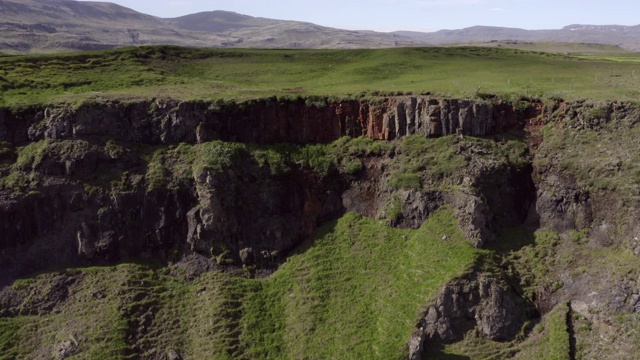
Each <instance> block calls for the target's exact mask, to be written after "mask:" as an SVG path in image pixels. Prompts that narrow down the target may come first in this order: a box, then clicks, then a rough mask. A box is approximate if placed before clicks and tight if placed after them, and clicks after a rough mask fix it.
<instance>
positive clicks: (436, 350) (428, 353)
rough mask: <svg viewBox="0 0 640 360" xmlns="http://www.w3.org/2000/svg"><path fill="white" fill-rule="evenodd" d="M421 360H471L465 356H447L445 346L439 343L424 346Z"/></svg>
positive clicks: (429, 343)
mask: <svg viewBox="0 0 640 360" xmlns="http://www.w3.org/2000/svg"><path fill="white" fill-rule="evenodd" d="M424 346H425V352H424V353H423V354H422V360H471V357H469V356H466V355H456V354H447V353H446V352H445V351H446V349H445V346H444V345H443V344H440V343H435V342H428V343H426V344H425V345H424Z"/></svg>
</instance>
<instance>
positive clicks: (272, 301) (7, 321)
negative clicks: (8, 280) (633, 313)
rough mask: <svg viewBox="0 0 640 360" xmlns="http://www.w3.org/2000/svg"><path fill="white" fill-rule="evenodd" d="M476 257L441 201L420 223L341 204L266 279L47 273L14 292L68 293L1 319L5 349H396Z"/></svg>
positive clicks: (300, 352)
mask: <svg viewBox="0 0 640 360" xmlns="http://www.w3.org/2000/svg"><path fill="white" fill-rule="evenodd" d="M443 235H447V236H446V240H443ZM445 253H446V254H447V256H446V257H443V256H442V254H445ZM478 254H479V251H478V250H476V249H473V248H472V247H471V246H470V245H469V244H468V243H467V242H466V241H465V239H464V238H463V235H462V234H461V232H460V230H459V229H458V225H457V221H456V220H455V218H454V217H453V215H452V212H451V210H450V209H447V208H443V209H441V210H439V211H437V212H436V213H434V214H433V215H432V216H431V217H430V218H429V219H428V220H427V221H426V222H425V224H424V225H423V226H422V227H421V228H420V229H419V230H399V229H393V228H389V227H386V226H384V225H381V224H380V223H379V222H378V221H376V220H372V219H368V218H364V217H362V216H360V215H356V214H353V213H348V214H346V215H345V216H344V217H342V218H341V219H339V220H338V221H335V222H332V223H329V224H327V225H326V226H324V227H323V228H321V229H320V230H319V231H318V232H317V233H316V235H315V236H314V237H313V239H311V240H310V241H309V243H308V244H306V246H303V248H302V249H300V250H299V251H298V252H297V253H295V254H293V255H292V256H291V257H290V258H289V259H288V260H287V262H286V263H285V264H284V265H282V266H281V268H280V269H279V270H277V271H276V272H275V273H274V274H273V275H272V276H271V277H269V278H264V279H248V278H244V277H237V276H234V275H231V274H227V273H220V272H210V273H206V274H204V275H202V276H200V277H198V278H197V279H195V280H192V281H189V280H187V279H186V278H183V277H181V276H179V275H178V276H171V275H168V270H167V269H166V268H163V267H158V266H156V265H153V264H122V265H118V266H115V267H104V268H77V269H68V270H65V271H63V272H57V273H50V274H44V275H41V276H38V277H35V278H33V279H31V280H28V281H25V280H20V281H16V282H15V283H14V285H13V287H12V290H11V291H14V292H16V294H22V295H21V296H23V297H26V298H29V297H30V296H36V295H37V293H38V291H39V289H43V288H55V286H54V285H55V283H56V281H60V279H61V278H62V279H68V278H72V279H74V281H73V283H72V284H73V285H70V286H69V287H68V297H67V298H66V299H63V300H61V301H58V302H54V305H53V306H54V308H55V309H56V310H55V311H51V310H52V309H53V308H39V310H38V311H39V312H40V316H39V317H38V320H37V321H36V322H34V323H35V324H38V325H37V326H26V327H25V326H24V324H26V323H28V322H33V321H34V318H32V317H30V316H29V315H18V314H15V315H13V316H9V317H5V318H2V319H0V329H2V331H0V334H2V337H0V346H1V347H2V350H3V353H2V356H4V358H12V357H14V356H17V357H21V356H27V357H28V356H31V355H33V354H44V355H45V356H49V357H51V356H54V354H53V352H54V351H55V349H56V347H57V346H59V345H60V344H61V343H63V342H64V341H72V342H73V341H74V340H70V339H75V341H77V343H78V345H77V349H76V354H77V356H80V357H82V358H91V359H102V358H105V359H106V358H109V359H126V358H131V357H136V358H157V357H158V356H163V354H164V353H165V352H166V351H168V350H169V349H175V350H176V351H178V352H179V353H180V354H182V355H183V356H188V357H193V358H217V359H237V358H277V359H285V358H377V359H390V358H401V357H402V356H404V354H405V353H406V341H407V339H408V338H409V335H410V334H411V333H412V332H413V331H414V330H415V323H416V320H417V319H418V317H419V316H420V314H421V313H422V311H424V306H426V305H427V304H429V303H430V301H433V299H434V298H435V296H436V295H437V292H438V291H439V289H440V288H441V287H442V286H443V285H444V284H445V283H446V282H447V281H448V280H449V279H450V278H452V277H454V276H458V275H461V274H462V273H463V272H465V271H466V270H467V269H468V268H469V267H470V266H471V265H472V264H473V263H474V261H475V260H474V259H475V258H476V257H477V255H478ZM434 264H437V266H434ZM177 270H178V269H177V268H176V269H175V270H171V272H174V271H177ZM178 273H179V272H178ZM29 294H32V295H29ZM37 304H38V303H37V302H36V303H32V304H31V305H30V306H31V307H32V308H37V306H36V305H37ZM23 308H24V309H27V308H29V307H28V306H26V305H25V306H23ZM335 314H341V315H340V316H335ZM18 329H20V330H19V331H18ZM5 330H6V331H5ZM25 339H31V340H28V341H26V340H25ZM25 344H26V345H25Z"/></svg>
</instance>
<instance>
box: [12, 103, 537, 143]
mask: <svg viewBox="0 0 640 360" xmlns="http://www.w3.org/2000/svg"><path fill="white" fill-rule="evenodd" d="M325 101H326V100H324V99H323V101H321V102H319V103H309V100H307V101H306V102H305V100H303V99H299V100H278V99H276V98H269V99H263V100H253V101H248V102H245V103H241V104H236V103H227V102H220V101H218V102H214V103H212V102H201V101H192V102H177V101H161V100H156V101H141V102H135V103H120V102H108V103H102V104H84V105H81V106H79V107H77V108H69V107H47V108H29V109H27V110H22V111H9V110H7V109H0V140H3V141H9V142H11V143H14V144H16V145H20V144H24V143H27V142H29V141H36V140H42V139H75V138H84V137H87V136H96V135H104V136H110V137H112V138H117V139H120V140H123V141H132V142H142V143H147V144H172V143H180V142H187V143H196V142H207V141H211V140H224V141H237V142H250V143H258V144H270V143H295V144H306V143H326V142H330V141H333V140H336V139H338V138H339V137H341V136H362V135H364V136H366V137H370V138H373V139H382V140H393V139H397V138H400V137H402V136H405V135H410V134H423V135H425V136H432V137H437V136H443V135H449V134H456V133H459V134H464V135H472V136H485V135H491V134H498V133H502V132H504V131H507V130H509V129H514V128H522V127H523V126H524V124H525V123H526V121H527V120H528V119H531V118H535V117H536V116H537V115H539V110H538V109H537V108H536V107H535V106H533V105H531V106H528V107H526V108H524V109H517V108H515V107H514V106H512V105H509V104H502V103H500V102H499V101H498V102H495V103H490V102H474V101H470V100H454V99H446V100H445V99H435V98H429V97H426V96H425V97H396V98H385V99H378V100H344V101H339V102H337V103H326V102H325Z"/></svg>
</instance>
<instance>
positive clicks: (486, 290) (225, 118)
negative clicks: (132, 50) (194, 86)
mask: <svg viewBox="0 0 640 360" xmlns="http://www.w3.org/2000/svg"><path fill="white" fill-rule="evenodd" d="M639 114H640V112H639V111H638V110H637V109H636V108H635V107H634V106H632V105H630V104H621V103H612V104H603V105H597V106H596V105H593V104H584V103H576V104H565V103H552V104H548V105H546V106H545V105H544V104H542V103H540V102H528V103H522V104H520V105H519V106H514V105H509V104H503V103H500V102H499V101H497V100H496V101H494V102H474V101H469V100H444V99H434V98H430V97H396V98H387V99H381V100H375V101H374V100H371V101H365V100H349V101H341V102H337V103H327V101H326V100H324V99H323V100H322V101H318V102H316V103H312V101H310V100H307V101H304V100H286V101H284V100H283V101H278V100H277V99H275V98H274V99H263V100H256V101H251V102H246V103H242V104H235V103H223V102H216V103H206V102H175V101H148V102H144V101H143V102H137V103H119V102H111V103H106V104H92V105H82V106H80V107H78V108H67V107H59V108H54V107H49V108H44V107H41V108H37V107H34V108H29V109H25V110H20V111H15V110H9V109H1V110H0V141H1V142H0V171H1V172H2V176H3V178H2V183H1V185H2V188H1V190H0V229H1V230H2V231H0V263H1V264H2V266H3V270H4V271H3V272H2V274H0V285H2V286H4V285H9V284H10V283H11V282H12V281H13V280H14V279H16V278H17V277H19V276H26V275H29V274H32V273H34V272H37V271H41V270H43V269H46V268H51V267H57V266H85V265H101V264H115V263H118V262H122V261H126V260H141V259H143V260H149V259H160V260H161V262H163V263H165V264H166V263H169V262H182V261H186V262H187V263H189V261H192V259H193V257H196V258H197V259H200V260H197V261H195V262H196V263H198V265H194V266H195V269H191V268H190V269H188V271H192V270H193V271H194V273H196V274H197V273H200V272H202V271H206V270H211V269H218V270H222V271H231V272H234V271H236V272H239V271H244V272H245V273H249V274H250V275H255V274H256V273H258V274H266V273H269V272H271V271H273V270H274V269H276V268H277V266H278V265H279V264H281V263H282V262H283V261H284V260H285V259H287V257H288V256H289V255H290V254H291V252H292V251H294V250H296V249H299V248H300V246H301V244H303V243H304V242H305V240H307V239H309V237H310V236H311V234H313V233H314V232H315V231H316V230H317V229H318V228H319V226H321V225H322V224H324V223H326V222H327V221H329V220H332V219H336V218H338V217H340V216H341V215H343V214H345V212H347V211H353V212H357V213H359V214H362V215H364V216H367V217H370V218H374V219H377V220H379V221H380V223H385V224H387V225H391V226H394V227H399V228H412V229H417V228H419V227H420V226H421V224H423V223H424V222H425V221H426V220H427V219H428V218H429V217H430V216H431V215H432V214H433V213H434V212H436V211H437V210H438V209H440V208H442V207H446V208H448V209H451V210H452V212H453V214H454V215H455V216H456V218H457V220H458V223H459V227H460V228H461V230H462V232H463V233H464V235H465V237H466V238H467V240H469V241H470V242H471V243H472V244H473V245H474V246H475V247H484V248H487V249H489V251H492V252H493V253H494V255H495V257H497V258H499V260H495V259H493V260H492V261H485V263H484V265H483V264H474V267H473V269H472V270H471V271H470V272H469V274H467V275H465V276H463V277H461V278H458V279H456V280H454V281H452V282H451V283H450V284H448V285H447V286H445V287H444V288H443V289H442V291H441V292H440V294H439V295H438V296H437V297H435V302H434V303H433V304H425V307H424V308H425V309H426V311H425V313H424V314H422V316H421V317H420V319H416V323H417V325H416V328H415V333H414V335H413V336H412V337H411V339H409V340H410V341H409V347H410V348H411V356H412V357H413V358H416V359H417V358H420V357H421V356H423V353H424V352H429V351H433V349H438V348H439V347H441V346H444V345H443V344H446V343H450V342H456V341H459V340H460V339H462V338H463V337H464V336H467V335H466V333H467V331H468V330H470V329H472V328H475V329H476V330H477V333H478V334H480V335H478V336H480V337H482V338H486V339H490V340H497V341H511V340H513V339H514V338H515V337H517V336H524V335H523V334H527V333H528V332H529V331H530V330H531V329H530V328H527V326H529V325H527V324H531V323H532V322H536V321H538V320H539V319H538V313H540V314H542V315H544V314H546V313H549V312H550V311H551V310H552V309H553V308H556V307H557V306H558V304H561V303H563V302H566V301H572V305H571V306H570V311H572V312H573V313H574V314H579V315H580V316H583V317H584V318H585V319H586V320H584V321H590V322H591V323H592V324H597V325H598V326H599V325H602V324H604V323H606V321H607V319H608V318H607V317H606V316H605V315H602V314H613V313H615V312H616V311H624V312H625V313H634V312H637V311H638V310H637V309H638V303H639V302H638V298H639V297H638V294H640V290H639V289H640V287H639V286H638V284H637V277H634V276H633V273H625V274H621V275H620V274H618V273H615V274H613V275H607V276H604V275H602V274H605V273H606V271H604V270H603V269H605V265H602V266H601V267H602V268H598V266H599V265H598V266H596V265H597V264H599V262H598V261H600V260H601V259H604V258H607V256H609V257H611V256H613V255H611V253H610V252H611V251H614V250H612V249H623V250H624V251H630V252H632V253H634V254H636V255H637V254H638V249H639V248H640V245H638V244H639V242H638V226H637V224H638V215H637V212H636V211H634V210H635V209H637V208H638V207H639V203H638V198H639V197H638V196H639V195H640V185H638V184H639V182H638V178H637V174H638V172H637V166H636V165H635V164H636V162H637V161H640V159H638V155H637V152H636V151H635V150H634V149H635V148H634V147H633V146H634V144H636V143H635V141H636V140H637V135H640V134H638V128H639V124H640V115H639ZM545 124H546V125H545ZM543 125H545V126H544V128H543ZM514 134H515V135H514ZM523 134H526V135H523ZM447 135H455V136H447ZM601 139H605V140H606V141H603V140H601ZM374 140H375V141H374ZM378 140H381V141H378ZM525 141H526V142H525ZM283 143H287V144H295V145H283ZM309 144H313V145H309ZM323 144H324V145H323ZM585 154H590V155H591V156H586V157H585ZM514 229H515V230H514ZM539 229H546V230H549V231H551V232H553V233H554V234H555V235H554V236H550V235H549V236H547V235H544V236H547V237H544V236H542V235H540V236H539V235H538V234H537V233H536V231H537V230H539ZM520 233H522V234H523V235H517V234H520ZM514 234H516V235H514ZM538 237H540V239H538ZM534 238H535V239H534ZM549 239H551V240H549ZM443 241H446V236H443ZM615 251H617V250H615ZM514 254H515V255H514ZM603 254H604V255H603ZM616 254H617V253H616ZM616 256H617V255H616ZM616 259H617V258H616ZM633 259H635V257H634V258H633ZM584 261H589V262H590V263H592V264H595V265H594V267H593V271H594V272H593V273H592V274H591V273H589V272H588V271H586V270H585V271H583V272H582V273H580V274H578V275H576V271H578V270H576V268H575V266H574V265H575V264H577V263H581V262H584ZM616 261H617V260H616ZM624 261H625V263H624V264H623V266H630V265H628V264H634V263H635V262H634V261H635V260H629V259H626V260H624ZM540 263H542V264H544V267H545V269H546V270H545V271H546V272H544V273H543V272H542V271H541V270H540V269H539V268H538V267H536V266H537V264H540ZM487 264H489V265H487ZM189 266H191V265H189ZM621 266H622V265H621ZM187 267H188V266H187ZM241 269H242V270H241ZM625 269H626V267H625ZM605 270H606V269H605ZM505 274H507V275H505ZM618 275H620V276H618ZM594 279H597V280H594ZM70 281H71V280H70ZM74 281H75V280H74ZM65 284H66V283H65ZM65 284H63V285H61V288H64V289H63V290H65V289H67V288H69V289H71V288H72V287H73V286H72V284H66V285H65ZM592 284H597V287H598V289H609V290H611V291H608V292H607V291H601V292H598V293H597V294H595V295H594V291H592V290H593V286H592ZM52 291H53V290H52ZM61 291H62V290H61ZM65 291H67V290H65ZM154 291H155V290H154ZM63 292H64V291H63ZM605 292H606V294H605ZM609 293H612V294H615V296H610V295H608V294H609ZM7 294H9V295H7ZM67 295H68V294H67ZM65 296H66V295H65ZM198 296H199V295H198ZM20 299H21V298H19V296H18V295H15V294H14V292H11V291H9V292H1V291H0V318H1V317H2V316H8V315H6V314H13V315H15V314H17V313H19V312H20V311H22V310H20V311H19V310H18V309H19V308H20V307H19V306H18V305H16V304H18V303H20V304H22V303H21V302H20V301H19V300H20ZM65 299H66V297H65ZM22 300H24V299H22ZM25 301H26V300H25ZM65 301H66V300H65ZM234 301H235V300H234ZM47 304H48V303H47ZM20 306H22V305H20ZM37 306H40V305H37ZM37 306H36V307H37ZM43 306H44V305H43ZM46 306H47V309H48V310H47V311H49V310H50V308H49V307H50V306H49V305H46ZM51 306H55V304H54V305H51ZM20 309H22V308H20ZM589 309H592V310H594V311H595V310H597V311H600V313H598V314H600V315H598V316H594V315H593V314H592V313H590V312H589ZM34 311H35V310H34ZM3 314H5V315H3ZM13 315H12V316H13ZM145 316H146V315H145ZM149 316H151V315H149ZM154 316H155V315H154ZM576 316H577V315H576ZM571 331H573V330H571ZM594 334H595V333H594ZM598 334H600V333H598ZM590 336H591V335H590ZM593 338H596V335H593ZM588 339H590V338H588V337H586V336H585V337H584V338H580V337H579V336H578V335H574V339H573V340H572V341H574V342H575V341H584V342H587V341H588ZM625 339H626V340H625ZM625 339H622V340H620V341H621V343H623V344H628V343H631V340H629V338H628V337H627V338H625ZM627 340H629V341H627ZM69 346H71V345H69ZM75 346H77V344H76V345H75ZM145 346H147V345H145ZM604 346H605V344H601V343H598V345H597V346H596V347H594V349H595V350H593V351H591V352H590V354H592V355H593V356H597V355H599V354H600V355H601V349H602V348H603V347H604ZM430 349H431V350H430ZM512 350H513V349H512ZM513 351H516V350H513ZM518 351H519V350H518ZM436 352H437V351H436ZM140 354H142V350H140V352H139V353H138V355H140ZM149 358H153V357H152V356H151V357H149Z"/></svg>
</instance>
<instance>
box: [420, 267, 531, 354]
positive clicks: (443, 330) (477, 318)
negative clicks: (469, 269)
mask: <svg viewBox="0 0 640 360" xmlns="http://www.w3.org/2000/svg"><path fill="white" fill-rule="evenodd" d="M533 309H534V306H533V304H531V303H529V301H528V300H527V299H525V298H524V297H523V296H522V295H521V294H518V293H516V292H515V291H514V290H513V288H512V287H511V286H509V285H508V284H507V283H506V282H504V281H503V280H500V279H496V278H494V277H492V276H485V275H477V274H476V275H475V276H474V277H472V278H466V279H459V280H457V281H452V282H451V283H449V284H447V285H446V286H445V287H444V288H443V289H442V291H441V292H440V295H439V296H438V298H437V299H436V301H435V303H434V305H433V306H431V307H430V308H429V309H428V310H427V312H426V314H425V316H424V317H423V318H422V319H420V322H419V325H418V329H417V330H416V332H414V334H413V335H412V336H411V338H410V339H409V348H410V352H409V359H412V360H419V359H422V354H423V350H424V347H425V346H430V344H434V343H452V342H455V341H458V340H461V339H462V338H463V336H464V335H465V333H466V332H468V331H469V330H472V329H476V331H478V332H479V333H480V334H481V335H482V336H483V337H486V338H487V339H491V340H494V341H506V340H511V339H513V338H514V337H515V336H516V335H517V334H518V332H520V331H521V328H522V326H523V324H524V322H525V321H527V320H528V319H530V318H532V316H533V315H534V311H533Z"/></svg>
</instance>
